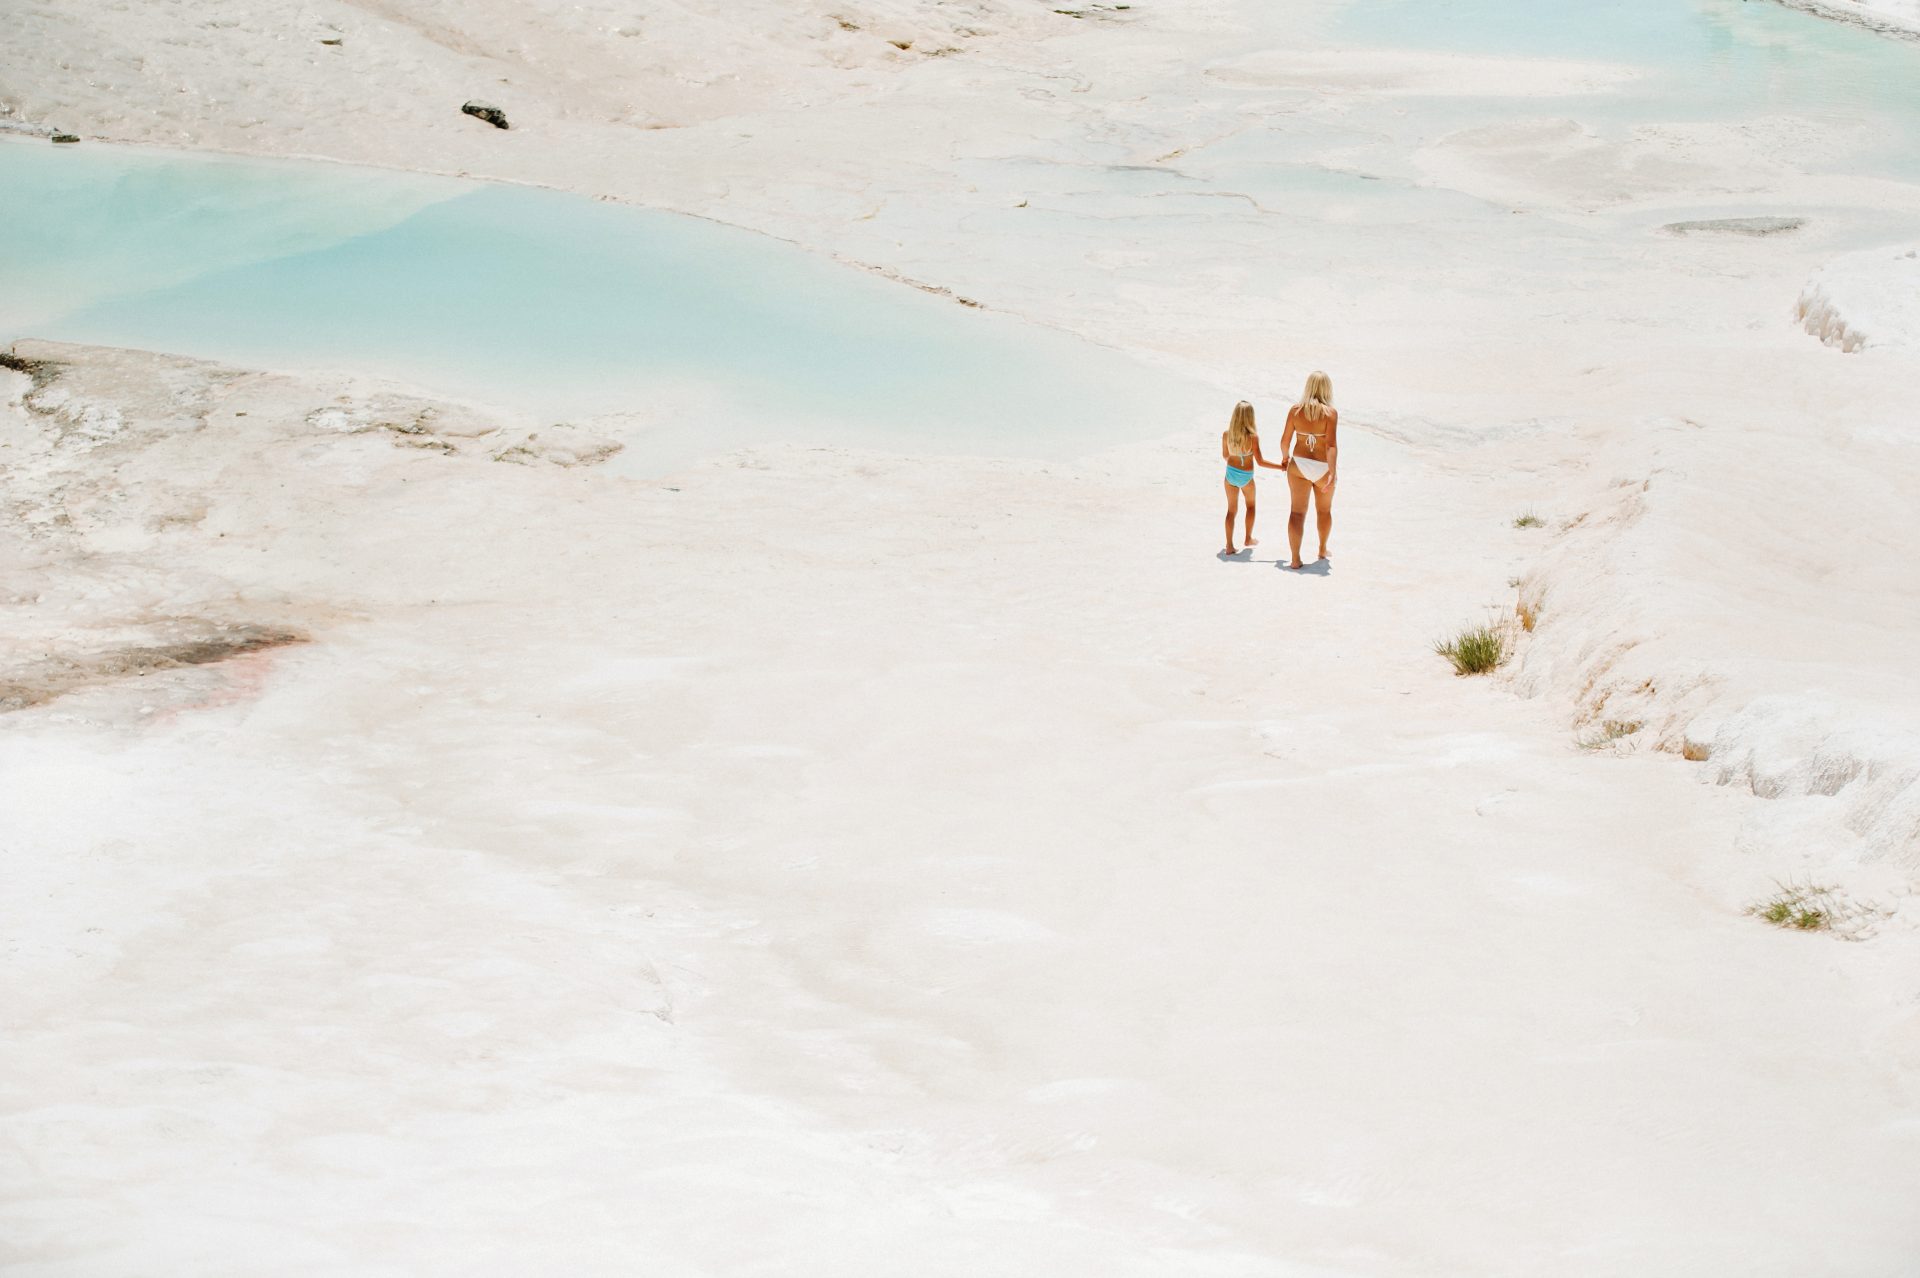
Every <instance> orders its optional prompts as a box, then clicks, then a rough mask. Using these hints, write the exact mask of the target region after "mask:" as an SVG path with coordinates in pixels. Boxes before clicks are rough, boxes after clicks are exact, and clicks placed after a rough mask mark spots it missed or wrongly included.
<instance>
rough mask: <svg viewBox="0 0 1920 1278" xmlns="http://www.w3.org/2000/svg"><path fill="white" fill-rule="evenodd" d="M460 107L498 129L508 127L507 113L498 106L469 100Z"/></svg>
mask: <svg viewBox="0 0 1920 1278" xmlns="http://www.w3.org/2000/svg"><path fill="white" fill-rule="evenodd" d="M460 109H461V110H462V111H465V112H466V113H467V114H468V115H470V116H473V117H474V118H475V119H479V120H485V121H486V122H487V123H488V124H491V125H492V126H493V127H494V128H496V129H504V128H506V127H507V113H506V112H505V111H502V110H501V109H500V108H499V107H497V106H490V105H489V104H487V103H485V102H469V103H467V104H466V105H465V106H463V107H461V108H460Z"/></svg>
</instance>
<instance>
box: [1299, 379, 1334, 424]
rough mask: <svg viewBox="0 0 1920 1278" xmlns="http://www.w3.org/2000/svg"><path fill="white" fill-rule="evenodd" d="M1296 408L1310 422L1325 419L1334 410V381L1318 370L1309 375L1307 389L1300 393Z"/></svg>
mask: <svg viewBox="0 0 1920 1278" xmlns="http://www.w3.org/2000/svg"><path fill="white" fill-rule="evenodd" d="M1294 407H1295V408H1297V409H1299V410H1300V415H1301V416H1302V417H1304V418H1306V419H1307V420H1308V421H1310V422H1317V421H1319V420H1320V419H1321V418H1322V417H1325V416H1326V415H1327V413H1328V412H1329V411H1331V410H1332V408H1333V379H1332V378H1331V377H1328V376H1327V375H1326V374H1325V373H1322V372H1320V371H1319V370H1317V369H1316V370H1315V371H1313V372H1311V373H1308V374H1307V388H1306V389H1305V390H1303V391H1301V392H1300V402H1299V403H1297V404H1295V405H1294Z"/></svg>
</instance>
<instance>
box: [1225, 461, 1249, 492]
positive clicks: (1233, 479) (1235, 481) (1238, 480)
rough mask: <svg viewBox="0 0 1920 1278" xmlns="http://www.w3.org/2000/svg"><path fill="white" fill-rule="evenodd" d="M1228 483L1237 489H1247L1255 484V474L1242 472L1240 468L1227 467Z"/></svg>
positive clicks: (1246, 471)
mask: <svg viewBox="0 0 1920 1278" xmlns="http://www.w3.org/2000/svg"><path fill="white" fill-rule="evenodd" d="M1227 482H1228V483H1229V484H1232V485H1233V486H1234V487H1235V488H1245V487H1246V486H1247V485H1248V484H1250V483H1252V482H1253V472H1252V471H1250V470H1241V469H1240V468H1239V467H1238V466H1229V467H1227Z"/></svg>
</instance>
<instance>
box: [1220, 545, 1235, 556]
mask: <svg viewBox="0 0 1920 1278" xmlns="http://www.w3.org/2000/svg"><path fill="white" fill-rule="evenodd" d="M1220 553H1221V554H1223V555H1237V554H1239V553H1240V552H1239V551H1237V550H1235V549H1234V548H1233V547H1232V546H1228V547H1227V548H1226V549H1225V550H1223V551H1221V552H1220Z"/></svg>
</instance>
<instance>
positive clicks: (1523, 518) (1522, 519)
mask: <svg viewBox="0 0 1920 1278" xmlns="http://www.w3.org/2000/svg"><path fill="white" fill-rule="evenodd" d="M1513 526H1514V527H1515V528H1545V527H1546V526H1547V521H1546V520H1544V519H1542V518H1540V516H1538V515H1536V514H1534V513H1533V512H1532V511H1531V510H1529V511H1528V512H1527V513H1526V514H1524V515H1518V516H1516V517H1515V518H1514V521H1513Z"/></svg>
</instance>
